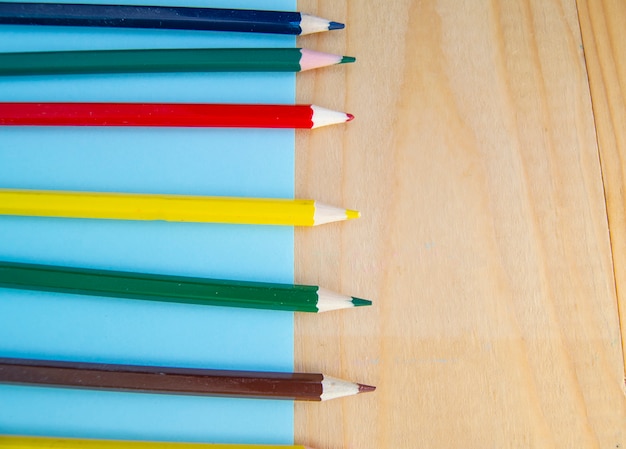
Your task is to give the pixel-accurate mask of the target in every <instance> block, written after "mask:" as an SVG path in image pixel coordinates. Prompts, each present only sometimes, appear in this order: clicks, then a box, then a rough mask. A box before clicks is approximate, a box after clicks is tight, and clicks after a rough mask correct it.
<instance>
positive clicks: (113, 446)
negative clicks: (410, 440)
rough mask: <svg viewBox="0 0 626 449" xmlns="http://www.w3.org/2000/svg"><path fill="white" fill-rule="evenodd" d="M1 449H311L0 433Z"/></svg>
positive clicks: (283, 446)
mask: <svg viewBox="0 0 626 449" xmlns="http://www.w3.org/2000/svg"><path fill="white" fill-rule="evenodd" d="M0 448H1V449H310V448H308V447H306V446H300V445H295V446H292V445H265V444H262V445H256V444H220V443H181V442H169V441H168V442H165V441H127V440H96V439H84V438H58V437H42V436H22V435H0Z"/></svg>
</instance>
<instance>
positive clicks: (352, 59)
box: [339, 56, 356, 64]
mask: <svg viewBox="0 0 626 449" xmlns="http://www.w3.org/2000/svg"><path fill="white" fill-rule="evenodd" d="M355 61H356V58H355V57H354V56H342V58H341V61H339V64H348V63H350V62H355Z"/></svg>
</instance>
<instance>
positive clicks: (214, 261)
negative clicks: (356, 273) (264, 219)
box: [0, 0, 295, 444]
mask: <svg viewBox="0 0 626 449" xmlns="http://www.w3.org/2000/svg"><path fill="white" fill-rule="evenodd" d="M82 1H85V0H82ZM144 1H145V0H144ZM94 3H95V2H94ZM101 3H112V2H110V1H109V2H107V1H102V2H101ZM121 3H125V4H133V2H129V1H125V2H121ZM138 3H140V2H138V1H137V2H135V3H134V4H138ZM141 4H146V3H144V2H141ZM150 4H153V5H175V6H206V7H224V8H226V7H231V8H232V7H234V8H256V9H273V10H294V9H295V1H294V0H268V1H265V2H263V3H262V4H261V3H260V2H255V1H251V0H250V1H245V0H232V1H226V0H222V1H211V2H210V3H207V2H201V1H199V0H198V1H193V0H185V1H184V2H182V1H181V0H170V2H166V1H161V0H151V3H150ZM294 45H295V39H294V37H292V36H274V35H260V34H244V33H218V32H196V31H176V30H173V31H172V30H132V29H105V28H80V27H77V28H71V27H38V26H8V25H5V26H0V52H15V51H48V50H74V49H75V50H78V49H116V48H189V47H293V46H294ZM294 100H295V75H294V74H290V73H214V74H211V73H175V74H116V75H66V76H28V77H3V78H0V101H76V102H79V101H96V102H98V101H102V102H105V101H120V102H142V101H143V102H189V103H191V102H206V103H283V104H293V102H294ZM0 187H2V188H20V189H50V190H77V191H117V192H137V193H169V194H187V195H216V196H219V195H224V196H250V197H270V198H292V197H293V189H294V132H293V131H292V130H267V129H197V128H190V129H185V128H104V127H58V128H57V127H0ZM0 259H3V260H10V261H21V262H31V263H47V264H57V265H68V266H81V267H93V268H104V269H115V270H129V271H142V272H150V273H167V274H176V275H190V276H207V277H213V278H224V279H241V280H254V281H267V282H286V283H291V282H293V228H292V227H274V226H245V225H222V224H190V223H166V222H139V221H137V222H133V221H117V220H82V219H62V218H30V217H12V216H1V217H0ZM0 356H3V357H22V358H41V359H57V360H78V361H85V362H104V363H123V364H138V365H139V364H144V365H161V366H179V367H198V368H217V369H241V370H263V371H291V370H293V314H292V313H286V312H273V311H262V310H249V309H234V308H225V307H200V306H191V305H184V304H167V303H159V302H154V303H152V302H148V301H139V300H129V299H115V298H100V297H91V296H78V295H68V294H60V293H43V292H32V291H19V290H11V289H0ZM0 433H5V434H25V435H48V436H65V437H84V438H112V439H136V440H160V441H194V442H224V443H250V444H253V443H256V444H292V443H293V402H291V401H278V400H254V399H233V398H213V397H196V396H177V395H161V394H145V393H122V392H103V391H89V390H79V389H65V388H42V387H29V386H14V385H0Z"/></svg>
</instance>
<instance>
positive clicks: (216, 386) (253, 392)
mask: <svg viewBox="0 0 626 449" xmlns="http://www.w3.org/2000/svg"><path fill="white" fill-rule="evenodd" d="M0 383H8V384H17V385H38V386H50V387H68V388H86V389H96V390H112V391H129V392H137V393H164V394H187V395H200V396H227V397H241V398H266V399H290V400H299V401H324V400H329V399H336V398H340V397H344V396H352V395H355V394H359V393H362V392H368V391H373V390H374V389H375V387H372V386H369V385H362V384H356V383H352V382H347V381H344V380H341V379H335V378H331V377H328V376H324V375H323V374H318V373H282V372H258V371H230V370H211V369H198V368H170V367H157V366H137V365H114V364H104V363H83V362H62V361H50V360H32V359H16V358H0Z"/></svg>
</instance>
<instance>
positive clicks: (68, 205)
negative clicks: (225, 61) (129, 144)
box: [0, 189, 360, 226]
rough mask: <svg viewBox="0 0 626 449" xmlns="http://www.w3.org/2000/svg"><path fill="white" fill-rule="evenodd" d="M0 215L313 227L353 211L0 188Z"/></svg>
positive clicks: (305, 203) (306, 203) (298, 203)
mask: <svg viewBox="0 0 626 449" xmlns="http://www.w3.org/2000/svg"><path fill="white" fill-rule="evenodd" d="M0 215H19V216H30V217H64V218H100V219H116V220H164V221H178V222H193V223H233V224H263V225H284V226H316V225H320V224H324V223H331V222H334V221H343V220H350V219H353V218H358V217H359V216H360V214H359V212H357V211H354V210H346V209H340V208H337V207H333V206H327V205H325V204H320V203H318V202H316V201H314V200H293V199H271V198H235V197H213V196H185V195H157V194H133V193H95V192H67V191H49V190H17V189H0Z"/></svg>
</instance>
